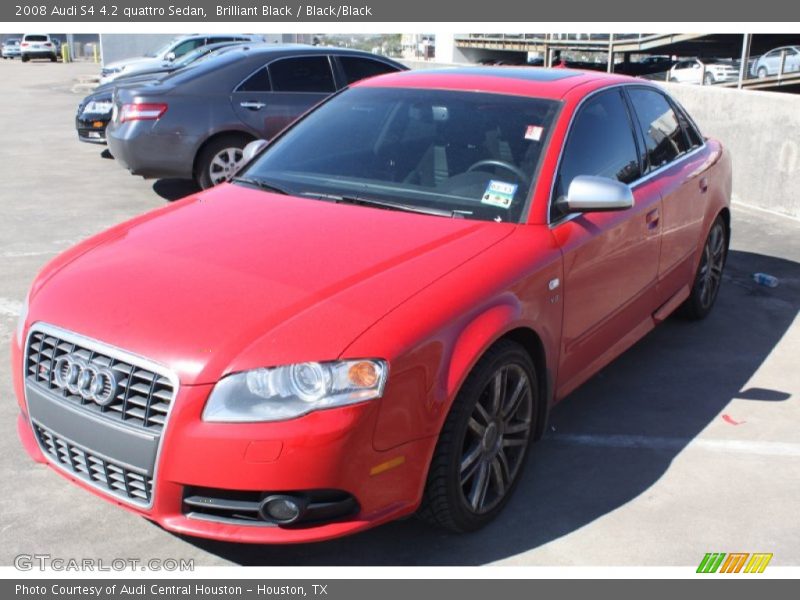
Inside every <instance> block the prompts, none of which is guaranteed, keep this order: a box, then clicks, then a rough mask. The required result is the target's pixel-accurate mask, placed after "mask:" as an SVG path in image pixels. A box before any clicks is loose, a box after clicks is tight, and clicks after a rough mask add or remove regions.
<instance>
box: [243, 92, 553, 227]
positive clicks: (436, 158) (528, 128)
mask: <svg viewBox="0 0 800 600" xmlns="http://www.w3.org/2000/svg"><path fill="white" fill-rule="evenodd" d="M558 107H559V103H558V102H556V101H553V100H544V99H539V98H525V97H519V96H505V95H498V94H486V93H477V92H462V91H448V90H426V89H392V88H372V87H362V88H359V87H356V88H353V89H350V90H347V91H345V92H343V93H342V94H340V95H338V96H336V97H334V98H332V99H331V100H330V101H329V102H327V103H325V104H323V105H322V106H321V107H320V108H318V109H317V110H315V111H313V112H312V113H310V114H309V115H308V116H307V117H306V118H304V119H303V120H302V121H301V122H299V123H298V124H297V125H296V126H294V127H293V128H292V129H291V130H289V131H288V132H286V134H284V135H283V136H282V137H280V138H279V139H277V140H276V141H275V142H274V143H273V144H271V145H270V146H269V147H268V148H267V150H266V151H265V152H264V153H263V154H262V155H261V156H260V157H259V158H258V160H256V161H255V162H254V163H253V164H252V165H250V166H249V168H247V169H246V172H245V173H242V177H243V178H247V179H249V180H258V181H259V182H261V183H262V184H265V185H271V186H273V187H275V188H278V189H281V190H285V191H286V192H287V193H290V194H292V195H299V196H307V197H311V198H313V197H317V198H321V199H324V200H329V201H330V200H332V199H333V200H334V201H335V200H336V199H337V198H338V199H339V200H373V201H375V200H377V201H383V202H390V203H393V204H402V205H405V206H408V207H416V208H418V209H426V210H435V211H443V212H446V213H449V214H451V215H452V216H457V217H463V218H469V219H480V220H494V221H519V220H520V218H521V216H522V215H523V214H524V207H525V204H526V200H527V197H528V192H529V190H530V187H531V184H532V183H533V180H534V178H535V176H536V173H537V168H538V165H539V161H540V158H541V156H542V149H543V146H544V141H545V139H546V137H547V134H548V133H549V132H550V130H551V128H552V125H553V122H554V118H555V115H556V112H557V110H558Z"/></svg>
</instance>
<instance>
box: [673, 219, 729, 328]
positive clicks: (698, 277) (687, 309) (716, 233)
mask: <svg viewBox="0 0 800 600" xmlns="http://www.w3.org/2000/svg"><path fill="white" fill-rule="evenodd" d="M727 257H728V229H727V227H725V222H724V221H723V220H722V217H717V218H716V220H715V221H714V223H713V224H712V225H711V230H710V231H709V232H708V237H707V238H706V242H705V244H704V245H703V255H702V256H701V257H700V264H699V265H698V267H697V272H696V273H695V277H694V283H693V284H692V291H691V293H690V294H689V297H688V298H687V299H686V301H685V302H684V303H683V305H681V310H680V312H681V313H682V315H683V316H684V317H686V318H688V319H690V320H693V321H697V320H700V319H705V318H706V317H707V316H708V314H709V313H710V312H711V309H712V308H713V307H714V302H715V301H716V299H717V295H718V294H719V288H720V285H721V284H722V271H723V270H724V268H725V261H726V260H727Z"/></svg>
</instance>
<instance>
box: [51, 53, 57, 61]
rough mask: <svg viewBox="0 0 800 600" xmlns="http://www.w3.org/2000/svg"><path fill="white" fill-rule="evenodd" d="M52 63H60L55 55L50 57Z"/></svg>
mask: <svg viewBox="0 0 800 600" xmlns="http://www.w3.org/2000/svg"><path fill="white" fill-rule="evenodd" d="M50 62H58V57H57V56H56V55H55V54H53V56H51V57H50Z"/></svg>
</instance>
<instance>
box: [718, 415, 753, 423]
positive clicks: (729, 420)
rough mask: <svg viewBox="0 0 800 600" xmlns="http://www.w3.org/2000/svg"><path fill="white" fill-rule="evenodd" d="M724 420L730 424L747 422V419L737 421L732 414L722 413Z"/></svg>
mask: <svg viewBox="0 0 800 600" xmlns="http://www.w3.org/2000/svg"><path fill="white" fill-rule="evenodd" d="M722 420H723V421H725V422H726V423H729V424H730V425H744V424H745V423H747V421H737V420H736V419H734V418H733V417H731V416H730V415H722Z"/></svg>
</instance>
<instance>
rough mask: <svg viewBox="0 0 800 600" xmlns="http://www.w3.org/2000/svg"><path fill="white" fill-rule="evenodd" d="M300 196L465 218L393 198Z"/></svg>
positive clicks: (443, 210)
mask: <svg viewBox="0 0 800 600" xmlns="http://www.w3.org/2000/svg"><path fill="white" fill-rule="evenodd" d="M299 195H300V196H307V197H310V198H319V199H320V200H330V201H332V202H336V203H337V204H356V205H358V206H374V207H377V208H386V209H388V210H400V211H403V212H411V213H418V214H421V215H433V216H435V217H449V218H451V219H452V218H462V219H463V218H464V215H463V214H461V213H459V212H457V211H454V210H446V209H443V208H429V207H424V206H415V205H413V204H403V203H402V202H392V201H391V200H378V199H377V198H364V197H362V196H342V195H339V194H324V193H316V192H302V193H301V194H299Z"/></svg>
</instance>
